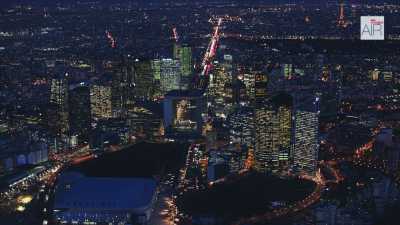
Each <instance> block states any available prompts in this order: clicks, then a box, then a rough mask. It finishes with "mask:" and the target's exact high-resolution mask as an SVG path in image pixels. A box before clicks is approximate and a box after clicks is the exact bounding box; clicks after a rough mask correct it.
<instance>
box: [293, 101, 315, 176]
mask: <svg viewBox="0 0 400 225" xmlns="http://www.w3.org/2000/svg"><path fill="white" fill-rule="evenodd" d="M306 98H307V97H306ZM318 104H319V97H314V96H312V97H308V99H305V98H301V97H298V100H296V112H295V122H294V144H293V150H292V152H293V169H294V172H297V173H300V174H307V175H310V176H314V175H315V173H316V169H317V160H318V149H319V144H318V117H319V111H318Z"/></svg>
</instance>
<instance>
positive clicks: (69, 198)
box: [53, 172, 157, 224]
mask: <svg viewBox="0 0 400 225" xmlns="http://www.w3.org/2000/svg"><path fill="white" fill-rule="evenodd" d="M156 190H157V183H156V181H155V180H154V179H152V178H119V177H87V176H84V175H83V174H81V173H78V172H68V173H65V174H63V175H62V176H61V177H60V178H59V181H58V184H57V186H56V191H55V201H54V208H53V212H54V217H55V219H56V220H57V221H58V222H59V223H68V224H147V223H148V221H149V220H150V216H151V212H152V208H153V205H154V202H155V200H156V193H157V191H156Z"/></svg>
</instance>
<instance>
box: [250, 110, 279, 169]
mask: <svg viewBox="0 0 400 225" xmlns="http://www.w3.org/2000/svg"><path fill="white" fill-rule="evenodd" d="M255 121H257V122H256V123H255V148H254V158H255V165H254V167H255V169H256V170H257V171H259V172H273V173H277V172H278V171H279V141H280V140H279V119H278V115H277V112H276V111H275V110H274V109H273V108H271V107H269V106H265V107H262V108H257V109H256V110H255Z"/></svg>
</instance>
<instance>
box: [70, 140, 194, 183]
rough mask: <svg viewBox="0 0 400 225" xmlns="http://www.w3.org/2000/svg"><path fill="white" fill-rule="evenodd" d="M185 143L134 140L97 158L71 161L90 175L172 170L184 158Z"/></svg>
mask: <svg viewBox="0 0 400 225" xmlns="http://www.w3.org/2000/svg"><path fill="white" fill-rule="evenodd" d="M186 147H187V146H185V145H182V144H181V145H178V144H175V143H166V144H154V143H138V144H135V145H133V146H131V147H128V148H127V149H125V150H122V151H118V152H112V153H106V154H104V155H102V156H101V157H99V158H97V159H93V160H90V161H86V162H83V163H81V164H78V165H74V166H72V167H71V168H70V170H71V171H77V172H80V173H83V174H84V175H86V176H90V177H153V176H156V175H160V174H161V173H162V171H163V170H164V169H165V171H174V170H176V169H177V168H178V167H180V166H181V165H182V164H183V162H184V159H185V152H186V149H187V148H186Z"/></svg>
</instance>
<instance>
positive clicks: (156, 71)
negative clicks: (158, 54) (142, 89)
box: [151, 59, 162, 97]
mask: <svg viewBox="0 0 400 225" xmlns="http://www.w3.org/2000/svg"><path fill="white" fill-rule="evenodd" d="M151 69H152V71H153V79H154V86H153V91H154V93H153V97H160V96H162V94H161V84H160V77H161V60H159V59H154V60H152V61H151Z"/></svg>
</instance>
